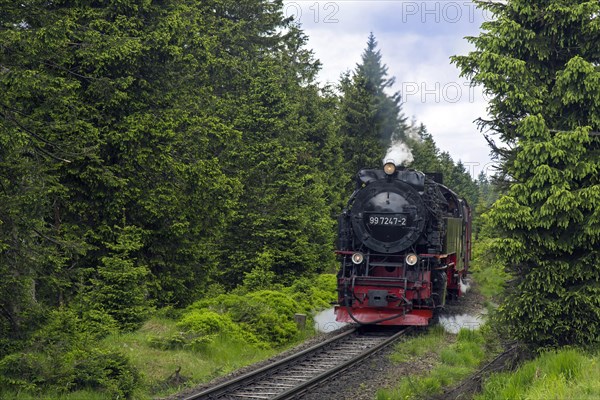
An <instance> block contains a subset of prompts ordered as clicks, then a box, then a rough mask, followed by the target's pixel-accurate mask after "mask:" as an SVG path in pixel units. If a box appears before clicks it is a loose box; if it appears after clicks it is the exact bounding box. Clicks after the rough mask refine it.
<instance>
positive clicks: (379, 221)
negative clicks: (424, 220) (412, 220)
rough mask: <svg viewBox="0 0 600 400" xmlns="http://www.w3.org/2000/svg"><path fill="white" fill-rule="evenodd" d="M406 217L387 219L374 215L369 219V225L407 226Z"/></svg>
mask: <svg viewBox="0 0 600 400" xmlns="http://www.w3.org/2000/svg"><path fill="white" fill-rule="evenodd" d="M406 223H407V219H406V217H387V216H377V215H372V216H370V217H369V225H385V226H406Z"/></svg>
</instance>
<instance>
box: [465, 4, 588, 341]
mask: <svg viewBox="0 0 600 400" xmlns="http://www.w3.org/2000/svg"><path fill="white" fill-rule="evenodd" d="M480 6H482V7H483V8H486V9H490V10H492V11H493V12H494V13H495V14H496V19H495V20H494V21H490V22H486V23H484V25H483V28H484V29H485V31H484V32H483V33H482V34H481V35H480V36H479V37H476V38H471V39H470V41H472V42H473V43H474V44H475V46H476V47H477V50H476V51H474V52H471V53H470V54H469V55H467V56H460V57H455V58H454V60H455V62H456V63H457V64H458V65H459V67H461V68H462V71H463V74H464V75H466V76H468V77H470V78H471V79H472V80H473V82H474V83H477V84H482V85H484V86H485V89H486V91H487V92H488V93H489V94H491V95H492V100H491V102H490V114H491V119H490V120H489V121H487V122H485V123H484V126H485V127H488V128H491V129H492V131H493V132H495V133H496V134H497V135H498V136H499V137H500V139H501V140H502V141H503V142H505V143H507V144H508V145H509V146H510V147H509V148H506V149H503V148H500V147H498V146H497V147H496V148H495V150H496V152H497V153H498V155H499V156H500V158H501V160H502V161H503V163H502V165H501V168H502V174H503V175H502V178H504V179H505V180H506V181H507V182H508V184H509V185H508V190H507V193H506V195H505V196H503V197H501V198H500V199H499V200H498V201H497V202H496V203H495V204H494V206H493V207H492V209H491V211H490V212H489V217H490V221H491V223H492V225H493V227H494V228H495V229H496V230H497V236H496V238H495V239H493V242H492V243H491V245H490V246H491V247H492V249H493V250H494V251H495V252H496V254H497V257H498V259H499V260H500V261H501V262H502V264H503V265H504V266H505V267H506V269H507V270H508V271H509V272H510V273H511V274H513V275H514V277H515V279H514V280H513V282H512V290H511V291H510V293H509V296H508V297H507V299H506V301H505V302H504V303H503V304H502V305H501V307H500V322H501V323H502V324H503V325H504V326H505V327H506V331H507V332H508V333H509V334H510V335H511V336H514V337H516V338H518V339H521V340H524V341H525V342H528V343H530V344H532V345H534V346H536V347H540V346H542V347H544V346H563V345H569V344H575V345H586V344H590V343H597V342H598V340H599V336H598V331H599V330H600V301H599V299H600V285H599V282H600V264H599V263H598V260H599V259H600V253H599V250H598V249H599V248H600V246H599V244H600V213H599V211H598V210H599V209H600V179H599V178H598V176H599V174H598V172H599V171H600V137H599V136H597V135H595V134H592V132H591V131H598V130H600V119H599V117H598V116H599V115H600V113H599V110H600V98H599V97H598V92H599V90H600V71H598V64H599V63H600V52H599V51H598V46H597V43H598V41H599V39H600V25H599V24H598V15H599V13H600V4H599V3H598V2H596V1H589V2H576V1H566V2H565V1H544V2H541V1H535V2H524V1H509V2H508V3H506V4H504V3H481V4H480Z"/></svg>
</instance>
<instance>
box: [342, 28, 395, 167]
mask: <svg viewBox="0 0 600 400" xmlns="http://www.w3.org/2000/svg"><path fill="white" fill-rule="evenodd" d="M393 84H394V78H387V67H386V66H385V64H383V63H382V60H381V53H380V51H379V50H377V42H376V40H375V36H374V35H373V34H371V35H370V36H369V40H368V42H367V48H366V49H365V51H364V52H363V54H362V60H361V63H360V64H358V65H357V66H356V68H355V70H354V71H353V73H352V74H350V73H347V74H346V75H344V76H342V79H341V82H340V87H339V89H340V91H341V93H342V97H341V102H340V134H341V136H342V139H343V143H342V147H343V149H344V160H345V161H346V163H347V167H346V168H347V169H348V170H349V171H352V175H353V174H354V173H356V171H358V170H359V169H361V168H375V167H379V166H380V165H382V164H383V158H384V156H385V153H386V150H387V149H388V147H389V146H390V144H391V143H392V141H396V140H403V139H405V130H406V129H407V125H406V118H405V117H404V116H403V114H402V111H401V104H400V94H399V93H394V94H392V95H388V94H387V93H386V92H385V90H386V89H389V88H390V87H391V86H392V85H393ZM352 175H351V176H352Z"/></svg>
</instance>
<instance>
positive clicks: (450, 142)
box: [284, 1, 490, 172]
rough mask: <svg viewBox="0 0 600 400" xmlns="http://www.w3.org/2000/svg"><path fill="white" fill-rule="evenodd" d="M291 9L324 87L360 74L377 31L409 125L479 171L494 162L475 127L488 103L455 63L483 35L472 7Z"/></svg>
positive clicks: (315, 5) (314, 5) (375, 4)
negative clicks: (319, 68) (296, 14)
mask: <svg viewBox="0 0 600 400" xmlns="http://www.w3.org/2000/svg"><path fill="white" fill-rule="evenodd" d="M286 7H287V11H288V12H294V11H296V12H297V11H298V10H300V11H299V12H300V13H301V22H302V23H303V29H304V31H305V32H306V34H307V35H308V37H309V43H308V47H309V48H312V49H313V50H314V52H315V56H316V57H317V58H318V59H320V60H321V62H322V64H323V70H322V72H321V74H320V75H319V79H320V80H321V81H322V82H332V83H336V82H338V80H339V77H340V74H341V73H343V72H345V71H347V70H352V69H354V68H355V66H356V64H357V63H358V62H360V56H361V54H362V52H363V50H364V48H365V46H366V42H367V38H368V36H369V33H370V32H373V33H374V34H375V37H376V39H377V41H378V48H379V49H380V50H381V53H382V56H383V62H384V63H385V64H386V65H387V66H388V73H389V76H393V77H395V78H396V85H395V87H394V88H393V90H394V91H401V92H402V93H403V101H404V105H403V109H404V112H405V114H406V115H407V116H408V117H409V119H411V118H412V117H413V116H414V117H415V118H416V120H417V122H418V123H420V122H422V123H424V124H425V125H426V126H427V129H428V131H429V132H430V133H431V134H432V135H433V137H434V139H435V141H436V143H437V144H438V146H439V147H440V148H442V149H443V150H445V151H448V152H449V153H450V154H451V155H452V157H453V158H454V159H455V160H458V159H461V160H462V161H463V162H471V163H477V164H479V165H480V166H483V165H485V164H487V163H489V162H490V158H489V148H488V146H487V143H486V142H485V139H484V138H483V135H482V134H481V133H480V132H479V131H478V128H477V126H476V125H475V124H474V122H473V120H475V119H477V118H479V117H485V116H486V110H485V104H486V103H485V100H484V99H483V96H482V95H481V91H480V90H479V89H473V88H470V87H469V84H468V82H467V81H466V79H464V78H460V77H459V71H458V69H457V68H456V67H455V66H454V65H452V64H450V60H449V57H450V56H452V55H454V54H467V53H468V52H469V51H470V50H472V46H471V44H469V43H468V42H467V41H466V40H465V39H464V36H468V35H473V36H476V35H477V34H478V30H479V29H478V27H479V24H480V22H481V20H482V18H481V15H480V14H478V13H477V10H475V9H474V7H473V6H472V4H471V3H469V2H466V1H465V2H451V1H438V2H423V1H419V2H407V1H394V2H391V1H337V2H314V1H287V2H286ZM285 9H286V8H284V10H285ZM317 10H318V11H317ZM458 11H460V18H458V16H459V14H458V13H457V12H458ZM335 21H337V22H335ZM477 172H478V171H477Z"/></svg>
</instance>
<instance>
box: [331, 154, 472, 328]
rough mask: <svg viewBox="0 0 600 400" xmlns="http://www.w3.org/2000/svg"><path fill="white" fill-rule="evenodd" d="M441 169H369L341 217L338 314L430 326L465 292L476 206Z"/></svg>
mask: <svg viewBox="0 0 600 400" xmlns="http://www.w3.org/2000/svg"><path fill="white" fill-rule="evenodd" d="M441 180H442V177H441V175H440V174H425V173H423V172H420V171H415V170H411V169H405V168H402V167H398V166H396V165H395V163H393V162H389V163H386V164H385V165H384V166H383V169H363V170H361V171H360V172H359V173H358V174H357V177H356V184H357V188H356V190H355V191H354V193H353V194H352V196H351V197H350V199H349V201H348V205H347V207H346V208H345V209H344V211H343V212H342V214H341V215H340V217H339V228H338V241H337V246H338V249H337V250H336V253H337V254H338V256H339V258H340V261H341V266H340V270H339V272H338V277H337V283H338V304H337V305H336V307H335V313H336V320H337V321H340V322H355V323H359V324H379V325H420V326H424V325H428V324H429V323H430V321H431V320H433V319H434V317H435V316H436V314H437V311H438V310H439V309H440V308H442V307H444V305H445V303H446V299H447V298H451V297H458V296H462V295H463V294H464V293H465V289H466V286H465V284H464V279H465V278H466V274H467V271H468V268H469V259H470V253H471V210H470V208H469V205H468V204H467V202H466V201H465V200H464V199H462V198H460V197H459V196H458V195H457V194H456V193H454V192H453V191H452V190H450V189H449V188H447V187H446V186H444V185H443V184H442V182H441Z"/></svg>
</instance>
